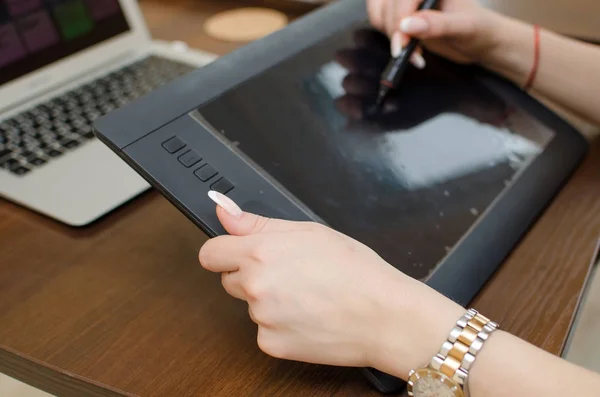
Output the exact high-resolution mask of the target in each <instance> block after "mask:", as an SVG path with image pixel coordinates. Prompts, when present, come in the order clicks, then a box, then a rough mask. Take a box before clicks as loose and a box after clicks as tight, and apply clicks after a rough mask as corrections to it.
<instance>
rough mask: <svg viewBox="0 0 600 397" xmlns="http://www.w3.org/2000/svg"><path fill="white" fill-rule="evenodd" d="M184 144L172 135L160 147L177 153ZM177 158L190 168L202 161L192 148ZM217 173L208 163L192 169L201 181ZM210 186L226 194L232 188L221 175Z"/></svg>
mask: <svg viewBox="0 0 600 397" xmlns="http://www.w3.org/2000/svg"><path fill="white" fill-rule="evenodd" d="M186 146H187V145H186V143H185V142H184V141H182V140H181V139H180V138H178V137H173V138H171V139H169V140H167V141H165V142H163V143H162V147H163V148H164V149H165V150H166V151H167V152H169V153H170V154H175V153H178V152H180V151H181V150H182V149H183V148H185V147H186ZM177 160H178V161H179V162H180V163H181V164H183V166H185V167H186V168H191V167H193V166H194V165H196V164H198V163H199V162H200V161H202V156H200V154H198V153H197V152H196V151H195V150H194V149H189V150H186V151H184V152H183V153H182V154H180V155H179V156H178V157H177ZM218 174H219V171H217V170H216V169H215V167H213V166H212V165H210V164H208V163H204V164H203V165H202V166H201V167H199V168H197V169H196V170H195V171H194V175H196V177H197V178H198V179H200V180H201V181H202V182H208V181H209V180H211V179H213V178H215V177H216V176H217V175H218ZM210 188H211V189H212V190H214V191H217V192H219V193H223V194H227V193H228V192H230V191H231V190H232V189H233V188H234V185H233V183H231V182H230V181H229V180H228V179H227V178H224V177H221V178H219V179H217V180H216V181H215V182H214V183H213V184H212V185H211V186H210Z"/></svg>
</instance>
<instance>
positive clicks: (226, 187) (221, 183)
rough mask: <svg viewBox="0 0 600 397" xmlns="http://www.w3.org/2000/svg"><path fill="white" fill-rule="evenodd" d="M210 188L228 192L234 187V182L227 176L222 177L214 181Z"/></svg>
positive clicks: (224, 192)
mask: <svg viewBox="0 0 600 397" xmlns="http://www.w3.org/2000/svg"><path fill="white" fill-rule="evenodd" d="M210 188H211V189H212V190H214V191H216V192H219V193H222V194H227V192H229V191H231V189H233V183H231V182H229V180H228V179H226V178H221V179H219V180H218V181H216V182H215V183H213V184H212V185H211V186H210Z"/></svg>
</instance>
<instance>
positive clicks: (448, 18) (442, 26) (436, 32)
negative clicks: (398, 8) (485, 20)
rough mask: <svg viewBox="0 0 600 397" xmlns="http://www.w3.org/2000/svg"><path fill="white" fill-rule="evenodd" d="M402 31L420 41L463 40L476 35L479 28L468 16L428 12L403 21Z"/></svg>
mask: <svg viewBox="0 0 600 397" xmlns="http://www.w3.org/2000/svg"><path fill="white" fill-rule="evenodd" d="M400 31H401V32H402V33H404V34H407V35H410V36H413V37H417V38H419V39H430V38H441V37H453V38H463V37H470V36H473V35H475V34H476V31H477V26H476V21H475V19H474V18H473V17H472V16H470V15H468V14H463V13H443V12H440V11H433V10H426V11H420V12H417V13H416V14H414V15H412V16H409V17H407V18H404V19H402V21H401V22H400Z"/></svg>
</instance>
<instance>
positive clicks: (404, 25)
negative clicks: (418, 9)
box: [400, 17, 412, 33]
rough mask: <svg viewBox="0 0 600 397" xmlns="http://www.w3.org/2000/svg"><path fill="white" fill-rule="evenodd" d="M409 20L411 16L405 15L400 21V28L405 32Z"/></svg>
mask: <svg viewBox="0 0 600 397" xmlns="http://www.w3.org/2000/svg"><path fill="white" fill-rule="evenodd" d="M411 20H412V19H411V17H406V18H404V19H403V20H402V21H400V30H401V31H403V32H405V33H406V32H409V31H410V22H411Z"/></svg>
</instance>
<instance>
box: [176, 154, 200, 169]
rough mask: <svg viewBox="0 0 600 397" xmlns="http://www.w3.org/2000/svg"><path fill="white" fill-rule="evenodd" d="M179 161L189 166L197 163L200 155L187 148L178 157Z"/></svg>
mask: <svg viewBox="0 0 600 397" xmlns="http://www.w3.org/2000/svg"><path fill="white" fill-rule="evenodd" d="M178 160H179V162H180V163H181V164H183V165H185V166H186V167H187V168H190V167H191V166H192V165H194V164H197V163H198V162H199V161H200V160H202V157H201V156H200V155H199V154H198V153H196V151H195V150H188V151H187V152H185V153H184V154H182V155H181V156H179V158H178Z"/></svg>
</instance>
